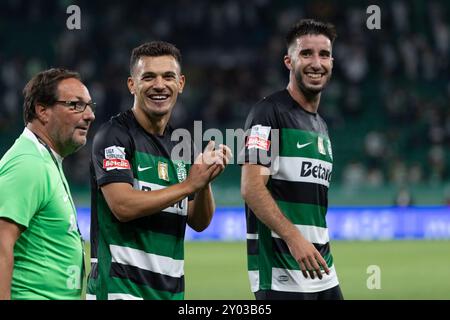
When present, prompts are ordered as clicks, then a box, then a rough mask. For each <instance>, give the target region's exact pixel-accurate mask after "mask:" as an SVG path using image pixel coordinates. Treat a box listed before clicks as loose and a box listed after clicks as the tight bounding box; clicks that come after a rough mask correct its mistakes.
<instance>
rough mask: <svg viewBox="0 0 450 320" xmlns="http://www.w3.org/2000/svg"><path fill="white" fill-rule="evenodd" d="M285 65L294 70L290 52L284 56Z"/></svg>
mask: <svg viewBox="0 0 450 320" xmlns="http://www.w3.org/2000/svg"><path fill="white" fill-rule="evenodd" d="M284 65H285V66H286V68H288V69H289V70H292V60H291V57H290V56H289V55H288V54H287V55H285V56H284Z"/></svg>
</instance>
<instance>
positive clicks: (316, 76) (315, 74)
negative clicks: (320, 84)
mask: <svg viewBox="0 0 450 320" xmlns="http://www.w3.org/2000/svg"><path fill="white" fill-rule="evenodd" d="M307 75H308V77H310V78H313V79H319V78H321V77H322V75H321V74H320V73H307Z"/></svg>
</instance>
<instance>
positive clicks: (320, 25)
mask: <svg viewBox="0 0 450 320" xmlns="http://www.w3.org/2000/svg"><path fill="white" fill-rule="evenodd" d="M308 34H309V35H319V34H322V35H324V36H326V37H327V38H328V39H330V41H331V44H333V42H334V39H336V36H337V34H336V28H335V26H334V25H332V24H331V23H325V22H321V21H316V20H313V19H303V20H300V21H299V22H297V23H296V24H294V25H293V26H292V27H291V28H290V29H289V31H288V33H287V34H286V46H287V48H288V49H289V47H290V46H291V44H292V43H293V42H294V41H295V40H296V39H297V38H298V37H301V36H304V35H308Z"/></svg>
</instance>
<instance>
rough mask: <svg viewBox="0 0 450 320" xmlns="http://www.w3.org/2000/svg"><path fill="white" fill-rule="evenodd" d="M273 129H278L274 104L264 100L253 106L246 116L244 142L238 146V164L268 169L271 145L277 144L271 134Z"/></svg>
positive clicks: (270, 159) (270, 160) (270, 161)
mask: <svg viewBox="0 0 450 320" xmlns="http://www.w3.org/2000/svg"><path fill="white" fill-rule="evenodd" d="M274 129H275V130H277V129H279V128H278V121H277V117H276V114H275V111H274V103H273V102H272V101H270V100H269V99H264V100H262V101H260V102H259V103H257V104H256V105H255V106H253V108H252V109H251V110H250V113H249V115H248V116H247V120H246V121H245V127H244V130H245V141H244V145H243V146H240V151H239V155H238V163H239V164H244V163H251V164H258V165H262V166H265V167H270V166H271V163H272V158H271V156H272V150H273V147H274V146H273V143H274V142H275V143H276V144H278V140H277V139H276V136H275V135H274V134H273V132H274ZM272 140H273V141H272ZM277 146H278V145H276V147H277Z"/></svg>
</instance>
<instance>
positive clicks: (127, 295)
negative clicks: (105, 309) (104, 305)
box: [108, 293, 144, 300]
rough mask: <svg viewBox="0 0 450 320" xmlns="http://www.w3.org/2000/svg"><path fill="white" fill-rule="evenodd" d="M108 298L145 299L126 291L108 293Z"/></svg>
mask: <svg viewBox="0 0 450 320" xmlns="http://www.w3.org/2000/svg"><path fill="white" fill-rule="evenodd" d="M108 300H144V299H143V298H141V297H135V296H133V295H131V294H126V293H108Z"/></svg>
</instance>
